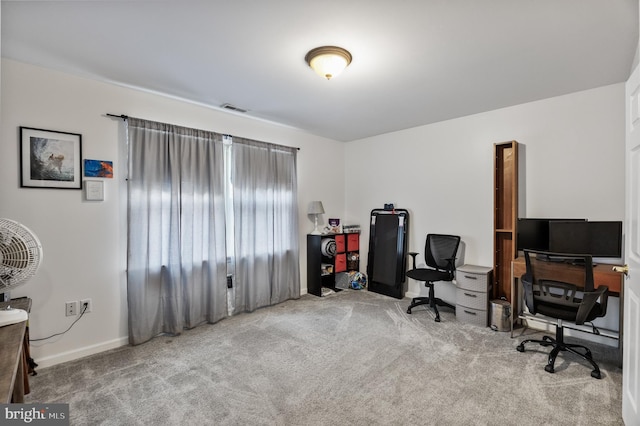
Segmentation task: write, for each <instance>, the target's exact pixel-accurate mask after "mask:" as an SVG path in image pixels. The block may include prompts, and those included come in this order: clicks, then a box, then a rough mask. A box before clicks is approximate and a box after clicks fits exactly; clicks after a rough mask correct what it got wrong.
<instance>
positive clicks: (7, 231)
mask: <svg viewBox="0 0 640 426" xmlns="http://www.w3.org/2000/svg"><path fill="white" fill-rule="evenodd" d="M41 261H42V246H41V245H40V241H39V240H38V237H36V235H35V234H34V233H33V232H31V230H30V229H29V228H27V227H26V226H24V225H22V224H20V223H18V222H14V221H13V220H10V219H2V218H0V293H7V292H9V291H10V290H13V289H14V288H16V287H18V286H20V285H22V284H25V283H26V282H27V280H28V279H29V278H31V277H32V276H33V275H34V274H35V273H36V271H37V270H38V267H39V266H40V262H41ZM28 318H29V315H28V314H27V312H26V311H24V310H22V309H13V308H11V307H7V308H6V309H0V327H2V326H5V325H10V324H15V323H18V322H21V321H26V320H27V319H28Z"/></svg>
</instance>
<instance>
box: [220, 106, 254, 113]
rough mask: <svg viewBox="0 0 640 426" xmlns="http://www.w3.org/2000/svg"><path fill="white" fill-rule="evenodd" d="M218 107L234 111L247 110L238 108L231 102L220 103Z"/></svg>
mask: <svg viewBox="0 0 640 426" xmlns="http://www.w3.org/2000/svg"><path fill="white" fill-rule="evenodd" d="M220 107H221V108H224V109H228V110H231V111H235V112H247V110H246V109H242V108H238V107H237V106H235V105H231V104H222V105H221V106H220Z"/></svg>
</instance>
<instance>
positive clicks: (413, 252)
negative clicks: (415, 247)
mask: <svg viewBox="0 0 640 426" xmlns="http://www.w3.org/2000/svg"><path fill="white" fill-rule="evenodd" d="M407 254H408V255H409V256H411V259H412V261H411V266H412V267H411V269H416V266H417V265H416V256H417V255H418V252H416V251H410V252H407Z"/></svg>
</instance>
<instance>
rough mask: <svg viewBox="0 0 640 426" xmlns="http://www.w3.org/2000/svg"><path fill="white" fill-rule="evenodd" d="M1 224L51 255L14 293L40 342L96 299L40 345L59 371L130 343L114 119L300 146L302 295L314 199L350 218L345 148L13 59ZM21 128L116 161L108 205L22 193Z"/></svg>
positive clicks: (1, 163) (2, 142) (43, 361)
mask: <svg viewBox="0 0 640 426" xmlns="http://www.w3.org/2000/svg"><path fill="white" fill-rule="evenodd" d="M1 78H2V87H1V89H0V90H1V93H2V102H1V111H2V113H1V121H2V133H1V135H2V138H1V139H0V182H2V184H1V185H0V217H7V218H11V219H14V220H17V221H18V222H21V223H23V224H25V225H27V226H28V227H29V228H31V229H32V230H33V231H34V232H35V233H36V234H37V235H38V237H39V238H40V240H41V242H42V245H43V247H44V261H43V264H42V266H41V268H40V270H39V272H38V274H37V275H36V276H35V277H34V278H33V279H32V280H31V281H29V282H28V283H27V284H25V285H23V286H21V287H19V288H17V289H16V290H14V291H13V292H12V294H11V295H12V297H19V296H29V297H31V298H33V308H32V311H31V319H30V331H31V337H32V338H39V337H43V336H48V335H50V334H53V333H57V332H61V331H63V330H65V329H66V328H67V327H68V326H69V325H70V324H71V322H72V320H73V319H75V318H76V317H65V315H64V304H65V302H66V301H73V300H80V299H84V298H91V299H92V300H93V312H91V313H90V314H86V315H85V316H84V317H83V318H82V320H80V321H79V322H78V323H77V324H76V325H75V326H74V327H73V328H72V329H71V330H70V331H69V332H67V333H66V334H65V335H64V336H61V337H58V338H54V339H51V340H49V341H48V342H47V343H44V344H43V343H34V344H33V345H32V355H33V357H34V358H35V359H36V361H37V362H38V363H39V364H40V365H41V366H46V365H51V364H55V363H59V362H62V361H66V360H69V359H74V358H77V357H80V356H84V355H87V354H90V353H95V352H99V351H101V350H105V349H108V348H111V347H116V346H119V345H122V344H126V343H127V333H128V332H127V302H126V285H125V282H124V270H125V262H126V238H125V237H126V234H125V233H124V230H125V229H126V228H125V215H124V213H125V212H126V207H125V204H124V203H123V201H122V200H121V198H122V196H124V191H123V189H124V186H123V185H124V169H125V164H124V162H123V157H122V156H123V150H122V149H121V148H120V144H121V143H122V137H121V136H122V135H121V133H122V130H123V124H122V122H121V120H117V119H110V118H106V117H105V114H106V113H115V114H127V115H131V116H134V117H140V118H146V119H150V120H156V121H161V122H168V123H173V124H178V125H183V126H189V127H195V128H201V129H207V130H212V131H216V132H219V133H226V134H232V135H237V136H243V137H247V138H253V139H257V140H262V141H266V142H273V143H277V144H282V145H288V146H297V147H300V148H301V150H300V151H299V153H298V184H299V207H300V214H299V218H300V226H299V227H300V235H301V238H300V245H301V279H302V292H303V293H304V292H306V233H307V232H309V231H310V230H311V229H312V227H313V224H312V222H311V221H310V220H309V219H308V218H307V215H306V210H307V205H308V203H309V201H312V200H322V201H323V203H324V207H325V211H326V212H327V214H326V215H325V217H329V216H336V217H341V215H342V212H344V210H345V206H344V199H345V196H344V181H345V176H344V168H343V164H342V161H341V158H342V156H343V155H344V147H345V145H344V144H343V143H340V142H336V141H332V140H328V139H324V138H320V137H317V136H313V135H310V134H307V133H305V132H302V131H299V130H296V129H292V128H289V127H285V126H280V125H276V124H272V123H266V122H263V121H257V120H252V119H250V118H247V117H243V116H239V115H233V114H229V113H226V112H222V111H218V110H213V109H210V108H205V107H202V106H198V105H194V104H191V103H187V102H182V101H179V100H175V99H170V98H167V97H163V96H158V95H155V94H150V93H145V92H141V91H137V90H133V89H130V88H124V87H120V86H116V85H111V84H105V83H100V82H96V81H91V80H87V79H83V78H77V77H74V76H71V75H68V74H63V73H59V72H56V71H52V70H47V69H43V68H38V67H34V66H30V65H26V64H23V63H19V62H15V61H12V60H7V59H4V60H3V61H2V64H1ZM19 126H27V127H36V128H42V129H50V130H57V131H64V132H72V133H80V134H82V154H83V158H89V159H97V160H111V161H113V162H114V173H115V178H114V179H105V181H104V182H105V194H106V195H105V201H104V202H97V203H96V202H85V201H83V197H82V192H81V191H77V190H58V189H34V188H20V187H19V186H20V181H19V151H18V147H19V143H18V135H19V129H18V128H19Z"/></svg>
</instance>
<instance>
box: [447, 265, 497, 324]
mask: <svg viewBox="0 0 640 426" xmlns="http://www.w3.org/2000/svg"><path fill="white" fill-rule="evenodd" d="M491 271H492V268H489V267H487V266H477V265H462V266H461V267H459V268H457V270H456V287H457V288H456V318H458V320H460V321H462V322H467V323H471V324H475V325H480V326H483V327H487V326H488V325H489V290H490V285H491Z"/></svg>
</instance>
